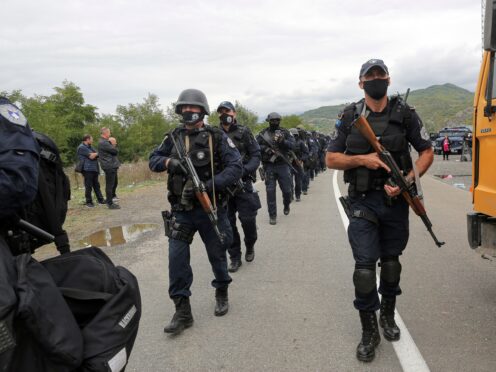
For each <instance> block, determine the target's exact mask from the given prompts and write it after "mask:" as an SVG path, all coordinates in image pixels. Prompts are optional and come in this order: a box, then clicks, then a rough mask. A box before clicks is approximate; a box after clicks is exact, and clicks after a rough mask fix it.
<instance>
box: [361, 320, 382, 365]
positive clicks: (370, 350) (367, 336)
mask: <svg viewBox="0 0 496 372" xmlns="http://www.w3.org/2000/svg"><path fill="white" fill-rule="evenodd" d="M360 321H361V322H362V340H361V341H360V343H359V344H358V346H357V350H356V356H357V359H358V360H360V361H362V362H371V361H372V360H373V359H374V357H375V348H376V347H377V346H378V345H379V343H380V342H381V336H380V335H379V326H378V325H377V316H376V315H375V311H360Z"/></svg>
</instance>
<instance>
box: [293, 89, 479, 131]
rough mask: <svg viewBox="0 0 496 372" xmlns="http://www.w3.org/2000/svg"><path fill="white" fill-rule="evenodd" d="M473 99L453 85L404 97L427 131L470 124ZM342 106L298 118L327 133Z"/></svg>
mask: <svg viewBox="0 0 496 372" xmlns="http://www.w3.org/2000/svg"><path fill="white" fill-rule="evenodd" d="M473 100H474V93H472V92H470V91H468V90H466V89H463V88H460V87H458V86H456V85H454V84H444V85H433V86H430V87H428V88H425V89H418V90H412V91H411V92H410V95H409V97H408V103H409V104H410V105H413V106H415V108H416V110H417V112H418V114H419V115H420V117H421V118H422V121H423V122H424V125H425V126H426V128H427V130H428V131H429V132H433V131H438V130H439V129H441V128H443V127H445V126H455V125H470V124H471V121H472V105H473ZM345 106H346V104H341V105H336V106H323V107H319V108H317V109H313V110H309V111H305V112H304V113H303V114H301V115H300V117H301V118H302V119H303V120H304V121H305V122H307V123H310V124H313V125H314V126H316V127H317V128H319V130H321V131H323V132H325V133H328V132H330V131H332V130H333V128H334V123H335V120H336V117H337V115H338V113H339V112H340V111H341V110H342V109H343V108H344V107H345Z"/></svg>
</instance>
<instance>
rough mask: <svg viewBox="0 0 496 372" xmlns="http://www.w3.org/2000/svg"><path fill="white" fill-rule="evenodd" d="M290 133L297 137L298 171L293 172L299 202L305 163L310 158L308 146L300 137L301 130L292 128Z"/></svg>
mask: <svg viewBox="0 0 496 372" xmlns="http://www.w3.org/2000/svg"><path fill="white" fill-rule="evenodd" d="M289 131H290V133H291V134H292V136H293V137H294V139H295V147H294V155H295V159H294V160H293V168H294V169H295V170H296V172H293V176H294V179H293V182H294V194H295V200H296V201H297V202H299V201H301V192H302V189H303V179H304V172H305V171H304V164H305V161H306V160H307V158H308V147H307V145H306V144H305V141H304V140H303V139H302V138H301V137H300V131H298V129H296V128H291V129H290V130H289Z"/></svg>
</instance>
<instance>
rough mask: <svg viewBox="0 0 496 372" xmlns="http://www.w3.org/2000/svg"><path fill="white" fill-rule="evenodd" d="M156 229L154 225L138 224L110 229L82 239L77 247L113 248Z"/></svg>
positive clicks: (156, 226)
mask: <svg viewBox="0 0 496 372" xmlns="http://www.w3.org/2000/svg"><path fill="white" fill-rule="evenodd" d="M157 228H158V225H157V224H155V223H138V224H134V225H124V226H116V227H111V228H109V229H105V230H100V231H97V232H95V233H93V234H91V235H89V236H87V237H84V238H83V239H81V240H80V241H79V246H83V247H85V246H89V245H94V246H97V247H113V246H116V245H121V244H125V243H129V242H132V241H135V240H137V239H138V238H139V237H140V236H141V235H143V234H144V233H146V232H148V231H152V230H155V229H157Z"/></svg>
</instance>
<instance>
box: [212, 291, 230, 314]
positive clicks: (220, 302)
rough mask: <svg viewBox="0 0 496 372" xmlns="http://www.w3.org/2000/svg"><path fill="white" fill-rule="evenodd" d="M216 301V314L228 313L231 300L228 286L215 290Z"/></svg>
mask: <svg viewBox="0 0 496 372" xmlns="http://www.w3.org/2000/svg"><path fill="white" fill-rule="evenodd" d="M215 301H216V302H217V304H216V305H215V312H214V314H215V316H222V315H225V314H227V311H228V310H229V301H228V298H227V287H226V288H217V289H216V290H215Z"/></svg>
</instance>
